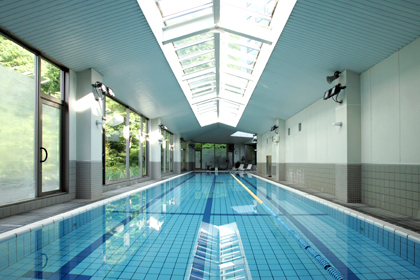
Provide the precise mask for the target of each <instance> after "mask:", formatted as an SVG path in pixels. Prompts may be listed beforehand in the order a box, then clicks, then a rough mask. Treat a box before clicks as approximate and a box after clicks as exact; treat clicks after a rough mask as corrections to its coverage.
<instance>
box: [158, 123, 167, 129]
mask: <svg viewBox="0 0 420 280" xmlns="http://www.w3.org/2000/svg"><path fill="white" fill-rule="evenodd" d="M159 127H160V129H163V130H168V128H167V127H166V126H165V125H164V124H163V123H161V124H160V125H159Z"/></svg>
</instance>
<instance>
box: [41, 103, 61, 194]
mask: <svg viewBox="0 0 420 280" xmlns="http://www.w3.org/2000/svg"><path fill="white" fill-rule="evenodd" d="M60 116H61V110H60V109H59V108H55V107H52V106H48V105H46V104H42V147H43V148H45V149H46V150H47V152H48V157H45V158H46V159H47V160H46V161H45V162H43V163H42V192H49V191H55V190H59V189H60V138H61V137H60V136H61V133H60V123H61V117H60ZM42 157H43V159H44V155H43V156H42Z"/></svg>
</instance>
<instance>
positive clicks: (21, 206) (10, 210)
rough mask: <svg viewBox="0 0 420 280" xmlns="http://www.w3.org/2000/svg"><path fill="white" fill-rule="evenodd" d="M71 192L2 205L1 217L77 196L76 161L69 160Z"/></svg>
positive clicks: (0, 209)
mask: <svg viewBox="0 0 420 280" xmlns="http://www.w3.org/2000/svg"><path fill="white" fill-rule="evenodd" d="M68 192H69V193H61V194H56V195H51V196H45V197H40V198H36V199H33V200H28V201H22V202H19V203H14V204H12V205H6V206H3V207H0V219H1V218H6V217H9V216H13V215H16V214H20V213H24V212H28V211H32V210H36V209H39V208H42V207H46V206H51V205H55V204H59V203H64V202H67V201H70V200H72V199H75V198H76V161H69V189H68Z"/></svg>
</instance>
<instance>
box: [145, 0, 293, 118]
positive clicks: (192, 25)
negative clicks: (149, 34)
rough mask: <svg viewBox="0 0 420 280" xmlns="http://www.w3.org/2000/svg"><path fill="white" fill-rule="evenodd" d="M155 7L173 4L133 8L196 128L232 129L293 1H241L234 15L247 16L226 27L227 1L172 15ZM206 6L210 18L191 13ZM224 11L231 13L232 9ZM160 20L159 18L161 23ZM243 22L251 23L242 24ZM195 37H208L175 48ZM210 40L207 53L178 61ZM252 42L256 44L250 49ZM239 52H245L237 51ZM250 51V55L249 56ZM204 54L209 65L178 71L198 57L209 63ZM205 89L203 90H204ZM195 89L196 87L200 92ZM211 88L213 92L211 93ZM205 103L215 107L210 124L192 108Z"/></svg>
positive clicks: (150, 2) (217, 0)
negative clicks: (228, 104) (232, 106)
mask: <svg viewBox="0 0 420 280" xmlns="http://www.w3.org/2000/svg"><path fill="white" fill-rule="evenodd" d="M156 1H157V2H159V1H175V0H138V3H139V5H140V8H141V10H142V11H143V14H144V15H145V17H146V19H147V21H148V22H149V25H150V26H151V28H152V31H153V33H154V34H155V36H156V38H157V41H158V43H159V45H160V47H161V48H162V50H163V52H164V54H165V56H166V58H167V59H168V62H169V65H170V66H171V68H172V70H173V72H174V74H175V77H176V79H177V80H178V82H179V84H180V86H181V89H182V90H183V92H184V94H185V97H186V99H187V100H188V102H189V103H190V105H191V107H192V109H193V112H194V114H195V115H196V118H197V120H198V122H199V124H200V125H201V126H204V125H208V124H211V123H217V122H221V123H225V124H228V125H231V126H236V125H237V124H238V122H239V120H240V118H241V116H242V114H243V112H244V110H245V108H246V106H247V104H248V102H249V100H250V98H251V95H252V93H253V91H254V89H255V87H256V85H257V83H258V81H259V78H260V76H261V74H262V72H263V70H264V68H265V65H266V63H267V61H268V59H269V57H270V55H271V52H272V51H273V49H274V46H275V44H276V42H277V40H278V38H279V37H280V34H281V32H282V30H283V28H284V26H285V24H286V22H287V20H288V17H289V16H290V13H291V11H292V10H293V8H294V5H295V4H296V0H282V1H279V2H277V0H268V1H262V2H259V1H256V0H247V1H246V3H252V4H250V5H249V4H246V5H245V6H244V7H240V8H241V9H240V10H241V14H247V15H249V17H247V18H245V19H243V20H242V19H241V20H240V21H232V20H231V18H230V16H229V15H228V16H226V13H224V11H225V9H226V10H230V9H231V8H229V3H226V1H229V0H214V1H198V2H200V3H204V4H203V5H201V4H198V5H195V4H196V2H194V3H193V4H192V5H190V2H188V0H185V1H184V3H186V5H188V6H189V7H191V6H194V5H195V7H192V8H191V9H186V10H184V11H180V10H179V9H178V7H176V8H177V11H178V14H176V13H170V12H169V11H166V12H165V13H166V14H165V13H161V12H160V11H159V8H158V7H159V5H156ZM230 2H231V3H234V5H233V6H237V5H238V4H237V3H238V2H236V1H230ZM167 3H170V2H167ZM172 3H173V2H171V4H172ZM260 3H261V4H260ZM175 5H176V4H175ZM175 5H174V7H175ZM239 5H241V4H239ZM210 6H212V13H211V14H210V15H205V16H201V15H199V14H198V13H197V12H199V11H203V10H205V9H210ZM230 6H231V7H232V5H230ZM266 7H269V8H266ZM242 11H243V12H242ZM194 13H197V14H196V15H197V17H194V16H192V17H191V19H188V20H186V21H184V22H181V23H175V24H173V25H169V26H167V25H166V24H167V23H168V21H169V20H171V18H172V19H173V18H176V17H181V16H185V15H186V14H194ZM162 14H164V16H165V18H162ZM255 17H257V18H263V19H264V20H269V23H268V26H266V25H262V24H259V23H258V20H257V21H255ZM249 18H251V20H248V19H249ZM210 32H211V33H212V34H210ZM200 34H208V35H207V37H205V38H200V39H199V40H196V41H194V42H188V43H187V44H182V45H179V44H176V43H175V42H177V41H181V40H184V39H188V38H191V37H192V36H197V35H200ZM229 34H234V35H235V36H230V35H229ZM229 36H230V37H229ZM237 36H240V37H244V38H247V39H244V40H242V39H239V40H238V39H236V38H237ZM198 37H200V36H198ZM226 37H227V38H226ZM240 37H239V38H240ZM211 40H213V45H212V46H213V47H212V48H211V49H207V50H203V51H202V52H198V53H193V54H186V55H185V56H184V57H182V55H181V54H180V53H178V52H179V51H180V50H182V49H185V48H188V47H191V46H194V45H197V44H200V43H203V42H207V41H211ZM252 40H255V41H258V42H260V43H258V44H255V42H254V41H252ZM229 43H232V44H236V45H238V46H241V47H240V48H236V49H237V50H235V49H234V48H235V47H232V46H234V45H231V46H230V47H229ZM242 47H243V48H244V50H246V51H240V50H242ZM250 51H252V52H253V54H250ZM213 53H214V55H213ZM206 54H211V55H210V56H211V57H214V61H213V60H212V59H210V60H208V59H206V60H205V61H204V60H203V61H200V60H199V59H198V61H197V62H195V61H193V62H192V63H191V64H189V65H188V66H186V67H182V62H183V61H187V60H188V59H191V60H194V59H195V58H199V57H200V56H202V58H203V59H205V58H208V57H210V56H206ZM229 56H231V57H229ZM206 63H209V64H208V66H207V67H205V68H204V69H203V68H201V67H198V68H199V69H194V71H191V72H190V71H189V70H188V69H191V68H193V67H197V65H198V66H199V65H204V64H206ZM228 64H229V65H230V66H228ZM231 66H235V67H231ZM201 80H203V82H202V83H200V81H201ZM214 81H216V82H214ZM206 85H209V86H208V87H206ZM200 86H202V87H201V88H200ZM213 86H215V87H214V89H213ZM206 88H207V91H205V90H204V92H203V91H202V90H203V89H206ZM220 98H224V99H226V100H231V101H234V102H237V103H240V104H241V106H240V109H239V110H238V111H237V112H236V110H235V112H230V111H227V110H226V108H223V106H222V104H223V101H222V100H221V99H220ZM209 100H215V101H217V103H216V104H217V105H216V107H217V114H214V119H212V120H210V119H209V118H208V117H206V118H202V117H201V115H200V114H199V113H198V110H197V108H195V107H194V106H195V104H197V103H198V102H199V103H201V102H203V101H204V102H208V101H209ZM227 115H229V116H231V115H232V116H233V115H235V117H234V119H228V120H227V119H225V117H226V116H227ZM229 118H231V117H229Z"/></svg>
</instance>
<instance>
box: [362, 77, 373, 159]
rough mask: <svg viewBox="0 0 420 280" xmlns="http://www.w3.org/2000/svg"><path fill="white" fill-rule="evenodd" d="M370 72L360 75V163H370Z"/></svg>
mask: <svg viewBox="0 0 420 280" xmlns="http://www.w3.org/2000/svg"><path fill="white" fill-rule="evenodd" d="M370 72H371V70H367V71H366V72H363V73H362V74H361V75H360V94H361V118H362V123H361V133H362V137H361V139H362V162H363V163H372V116H371V114H372V109H371V104H372V103H371V91H370Z"/></svg>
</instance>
